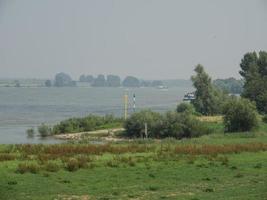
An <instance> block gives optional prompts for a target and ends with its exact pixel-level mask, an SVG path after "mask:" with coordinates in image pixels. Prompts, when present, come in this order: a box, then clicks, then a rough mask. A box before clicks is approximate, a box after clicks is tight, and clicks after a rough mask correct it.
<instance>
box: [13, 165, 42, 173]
mask: <svg viewBox="0 0 267 200" xmlns="http://www.w3.org/2000/svg"><path fill="white" fill-rule="evenodd" d="M39 170H40V167H39V165H37V164H36V163H20V164H19V165H18V168H17V172H18V173H21V174H24V173H27V172H30V173H33V174H36V173H38V172H39Z"/></svg>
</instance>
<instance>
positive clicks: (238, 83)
mask: <svg viewBox="0 0 267 200" xmlns="http://www.w3.org/2000/svg"><path fill="white" fill-rule="evenodd" d="M213 85H214V86H216V87H217V88H219V89H221V90H223V91H226V92H228V93H231V94H241V93H242V91H243V85H244V82H243V81H242V80H236V79H235V78H228V79H216V80H214V81H213Z"/></svg>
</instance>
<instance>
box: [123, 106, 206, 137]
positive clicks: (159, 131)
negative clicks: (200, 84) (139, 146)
mask: <svg viewBox="0 0 267 200" xmlns="http://www.w3.org/2000/svg"><path fill="white" fill-rule="evenodd" d="M145 123H147V129H148V137H151V138H166V137H174V138H179V139H181V138H185V137H187V138H190V137H198V136H200V135H204V134H208V133H210V130H209V129H208V128H207V127H206V126H205V125H204V123H203V122H200V121H199V120H197V119H196V117H195V116H193V115H192V114H190V113H188V112H183V113H177V112H167V113H165V114H159V113H156V112H152V111H150V110H143V111H140V112H137V113H134V114H133V115H132V116H131V117H130V118H128V119H127V120H126V122H125V124H124V127H125V129H126V134H127V135H128V136H130V137H141V138H142V137H144V134H145Z"/></svg>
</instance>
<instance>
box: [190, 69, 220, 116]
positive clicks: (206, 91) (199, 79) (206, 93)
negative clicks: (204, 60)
mask: <svg viewBox="0 0 267 200" xmlns="http://www.w3.org/2000/svg"><path fill="white" fill-rule="evenodd" d="M195 72H196V75H195V76H192V77H191V80H192V81H193V85H194V87H195V88H196V92H195V99H194V100H193V101H192V104H193V105H194V107H195V109H196V111H197V112H199V113H201V114H203V115H214V114H218V113H220V111H221V110H220V109H221V103H222V98H223V96H224V95H223V94H222V92H221V91H219V90H216V89H215V88H214V87H213V85H212V83H211V78H210V77H209V75H208V74H207V73H206V72H205V70H204V68H203V66H202V65H200V64H199V65H197V66H196V68H195Z"/></svg>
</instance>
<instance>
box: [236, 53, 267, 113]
mask: <svg viewBox="0 0 267 200" xmlns="http://www.w3.org/2000/svg"><path fill="white" fill-rule="evenodd" d="M240 67H241V71H240V72H239V73H240V75H241V76H242V77H243V78H244V90H243V92H242V97H245V98H248V99H250V100H251V101H255V102H256V106H257V109H258V111H259V112H261V113H267V52H264V51H260V52H259V54H257V53H256V52H252V53H246V54H245V55H244V57H243V59H242V60H241V63H240Z"/></svg>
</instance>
